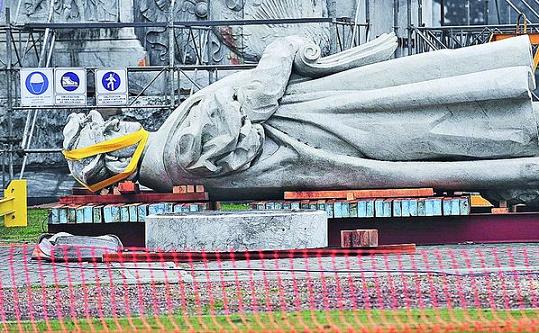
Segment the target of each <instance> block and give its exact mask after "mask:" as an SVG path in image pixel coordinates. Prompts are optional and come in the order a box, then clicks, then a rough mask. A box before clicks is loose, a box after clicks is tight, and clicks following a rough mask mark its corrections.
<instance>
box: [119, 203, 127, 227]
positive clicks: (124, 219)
mask: <svg viewBox="0 0 539 333" xmlns="http://www.w3.org/2000/svg"><path fill="white" fill-rule="evenodd" d="M120 222H124V223H125V222H129V207H127V205H122V206H120Z"/></svg>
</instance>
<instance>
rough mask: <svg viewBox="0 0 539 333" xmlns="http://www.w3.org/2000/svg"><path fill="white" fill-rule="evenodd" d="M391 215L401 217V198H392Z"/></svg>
mask: <svg viewBox="0 0 539 333" xmlns="http://www.w3.org/2000/svg"><path fill="white" fill-rule="evenodd" d="M393 217H402V200H400V199H395V200H393Z"/></svg>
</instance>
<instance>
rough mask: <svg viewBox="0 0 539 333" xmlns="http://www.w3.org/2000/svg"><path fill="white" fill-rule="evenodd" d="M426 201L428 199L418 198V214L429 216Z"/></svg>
mask: <svg viewBox="0 0 539 333" xmlns="http://www.w3.org/2000/svg"><path fill="white" fill-rule="evenodd" d="M425 201H426V199H418V200H417V216H427V215H426V211H425Z"/></svg>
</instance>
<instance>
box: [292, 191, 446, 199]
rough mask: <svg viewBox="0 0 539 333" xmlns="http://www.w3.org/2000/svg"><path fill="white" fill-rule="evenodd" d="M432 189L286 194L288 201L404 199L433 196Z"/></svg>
mask: <svg viewBox="0 0 539 333" xmlns="http://www.w3.org/2000/svg"><path fill="white" fill-rule="evenodd" d="M434 194H435V193H434V190H433V189H432V188H411V189H410V188H409V189H406V188H405V189H382V190H342V191H303V192H285V193H284V198H285V199H288V200H301V199H347V200H349V198H351V199H352V200H354V199H366V198H375V199H376V198H402V197H405V198H406V197H429V196H433V195H434Z"/></svg>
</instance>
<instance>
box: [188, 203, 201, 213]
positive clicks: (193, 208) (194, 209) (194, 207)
mask: <svg viewBox="0 0 539 333" xmlns="http://www.w3.org/2000/svg"><path fill="white" fill-rule="evenodd" d="M198 211H199V209H198V204H196V203H192V204H189V212H198Z"/></svg>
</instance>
